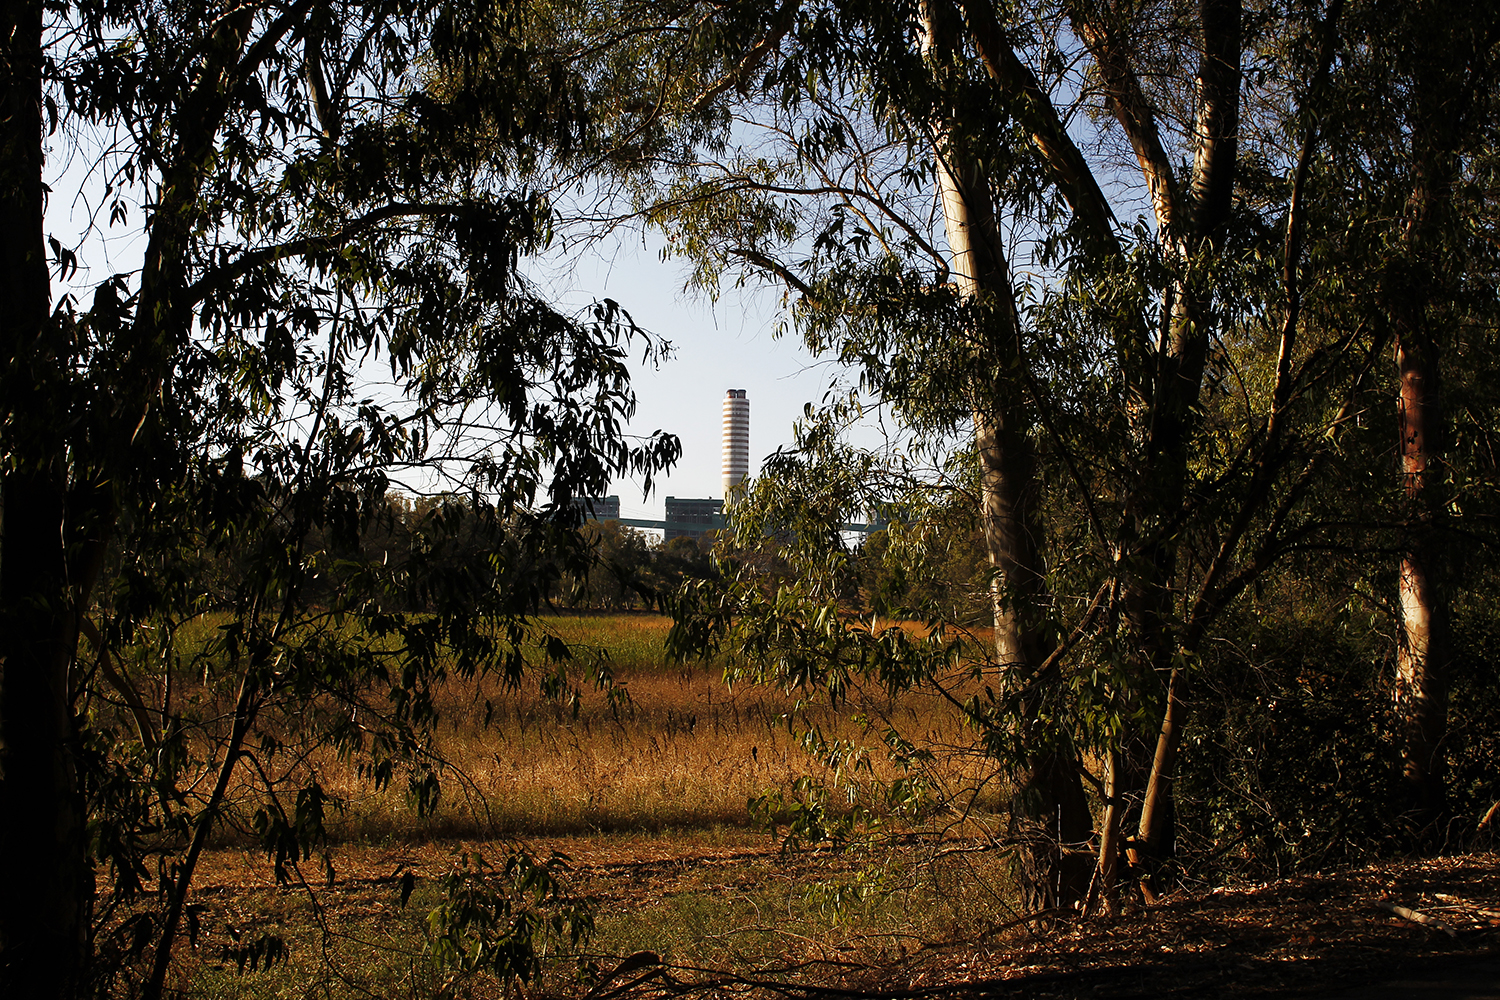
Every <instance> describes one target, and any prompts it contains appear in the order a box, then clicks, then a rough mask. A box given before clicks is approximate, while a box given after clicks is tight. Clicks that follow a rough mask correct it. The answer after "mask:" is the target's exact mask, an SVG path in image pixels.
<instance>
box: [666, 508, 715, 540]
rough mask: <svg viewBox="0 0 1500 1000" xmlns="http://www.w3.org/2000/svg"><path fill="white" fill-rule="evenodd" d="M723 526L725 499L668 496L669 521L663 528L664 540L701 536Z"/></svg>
mask: <svg viewBox="0 0 1500 1000" xmlns="http://www.w3.org/2000/svg"><path fill="white" fill-rule="evenodd" d="M723 528H724V501H723V500H713V499H708V498H704V499H691V498H688V497H667V521H666V527H665V528H663V529H662V541H665V542H670V541H671V540H672V539H674V538H701V537H703V536H704V535H705V534H707V533H708V532H710V531H720V530H722V529H723Z"/></svg>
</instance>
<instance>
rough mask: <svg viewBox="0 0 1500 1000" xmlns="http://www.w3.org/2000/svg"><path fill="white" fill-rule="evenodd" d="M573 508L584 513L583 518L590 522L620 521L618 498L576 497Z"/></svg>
mask: <svg viewBox="0 0 1500 1000" xmlns="http://www.w3.org/2000/svg"><path fill="white" fill-rule="evenodd" d="M573 506H574V507H577V508H578V509H579V510H581V511H583V516H584V517H585V518H587V519H588V520H590V521H618V520H619V519H620V498H619V497H618V496H608V497H574V498H573Z"/></svg>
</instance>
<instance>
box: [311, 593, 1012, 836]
mask: <svg viewBox="0 0 1500 1000" xmlns="http://www.w3.org/2000/svg"><path fill="white" fill-rule="evenodd" d="M549 624H550V625H551V626H552V627H553V628H554V629H555V630H556V631H557V633H558V634H559V635H560V636H561V637H563V638H564V639H566V640H567V641H569V642H570V643H578V644H583V645H584V646H585V647H589V648H592V649H596V650H599V649H607V650H608V652H609V654H610V657H611V659H612V661H613V663H614V680H615V685H616V687H617V688H618V689H620V690H621V691H623V692H625V693H626V695H628V699H627V700H625V701H624V702H623V703H622V702H618V701H617V702H615V703H613V704H611V703H610V700H609V699H607V698H606V697H605V695H604V693H603V692H601V691H598V690H588V689H586V690H584V691H583V692H582V697H581V699H580V701H579V703H578V705H577V706H576V712H575V711H572V710H570V709H569V707H568V706H566V705H565V704H562V703H560V702H557V701H555V700H551V699H548V698H547V697H545V696H544V695H543V694H542V693H541V691H540V689H539V686H538V685H536V684H535V683H534V682H531V683H523V684H522V685H521V687H520V688H518V689H514V690H507V689H504V688H503V687H501V686H500V685H497V684H494V683H490V684H481V685H467V686H466V685H464V684H461V683H459V682H452V683H450V685H449V686H448V688H447V689H446V690H445V691H444V692H442V694H441V696H440V697H439V698H438V699H437V701H438V708H439V711H440V713H441V716H442V719H443V723H442V725H441V727H440V728H439V730H438V732H437V734H436V745H435V748H434V749H435V750H436V752H437V754H438V755H439V756H440V757H441V758H442V759H443V760H444V761H445V762H446V764H447V766H446V769H445V777H446V781H445V800H444V803H443V804H442V805H441V806H440V808H439V811H438V813H437V815H436V816H435V817H434V818H433V820H432V821H431V822H427V823H418V822H417V821H416V820H415V819H414V818H413V817H412V816H411V815H410V810H409V808H408V807H407V804H406V802H405V790H404V788H400V787H397V786H396V784H395V783H393V785H392V786H391V787H389V788H387V789H385V790H383V791H381V792H374V791H372V790H371V789H370V788H369V787H368V785H367V784H366V783H365V782H363V781H362V780H361V779H360V778H359V776H358V775H357V774H355V773H354V771H353V769H352V768H351V767H350V766H348V765H347V764H345V763H343V762H341V761H339V760H337V759H335V758H332V757H331V755H321V756H320V757H318V758H314V760H315V766H316V767H317V769H318V771H319V778H320V780H321V781H322V782H323V784H324V786H325V787H326V788H327V789H328V790H329V791H330V792H333V793H334V794H336V795H338V796H340V797H341V798H343V799H345V800H346V801H347V802H348V803H349V809H348V811H347V813H346V814H345V815H344V817H343V818H342V820H340V821H339V823H338V824H337V825H336V827H335V829H336V832H337V833H339V834H340V835H342V836H344V837H357V838H371V837H375V838H379V837H389V836H423V835H433V834H439V835H444V836H492V835H498V834H527V835H555V834H569V833H584V832H590V831H625V830H662V829H674V828H691V827H709V826H715V825H724V824H727V825H732V826H739V825H744V824H745V823H747V822H748V821H749V819H750V817H749V814H748V812H747V805H746V804H747V801H748V800H749V799H750V798H751V797H752V796H756V795H760V794H762V793H764V792H766V791H767V790H769V789H778V788H779V789H787V788H789V787H790V786H791V784H792V783H793V781H795V779H796V778H797V777H798V776H800V775H812V776H814V777H816V778H819V779H822V780H824V781H828V782H839V783H841V784H843V785H849V784H856V785H864V786H868V785H870V784H871V783H872V782H873V781H876V780H888V779H889V778H891V777H894V776H895V771H894V770H893V768H892V767H891V766H889V764H888V763H887V762H886V760H885V757H884V752H883V746H882V744H881V740H880V736H881V734H882V733H883V732H884V731H885V729H886V728H888V727H889V726H890V725H895V726H897V727H898V728H899V729H900V730H901V731H902V733H903V735H906V736H907V737H908V738H912V739H915V740H916V741H917V742H919V743H922V744H930V745H934V746H938V745H941V746H943V747H949V748H951V747H956V746H962V745H966V744H967V743H968V742H970V741H971V734H968V733H966V732H965V731H964V729H963V726H962V724H961V721H960V719H959V716H958V714H957V713H956V712H955V711H954V710H953V709H952V708H951V706H949V705H947V704H945V703H944V702H942V701H941V700H940V699H938V698H937V697H936V696H934V695H932V694H927V693H912V694H909V695H906V696H903V697H901V698H899V699H891V698H889V697H887V696H886V695H884V694H883V693H872V692H868V691H864V690H860V689H856V690H855V691H853V692H852V694H851V697H850V698H849V699H848V701H847V702H846V703H845V704H844V705H842V706H841V707H839V708H837V709H836V708H834V707H833V706H831V705H830V704H829V703H828V701H827V698H826V696H823V697H822V698H821V700H819V697H818V696H817V695H816V694H813V695H811V696H799V695H798V694H797V693H795V692H791V693H789V692H786V691H781V690H775V689H770V688H765V687H758V686H749V685H739V686H735V687H730V686H728V685H726V684H725V682H724V680H723V677H722V673H721V671H720V670H719V669H718V668H716V667H713V666H710V665H705V664H688V665H681V664H672V663H669V662H668V661H667V658H666V655H665V652H664V650H663V646H662V643H663V641H664V639H665V636H666V633H667V631H668V629H669V628H670V620H669V619H665V618H660V617H655V616H645V615H609V616H589V617H576V618H574V617H570V618H560V619H556V620H553V621H552V622H550V623H549ZM487 714H488V716H489V718H488V724H487V725H486V718H485V717H486V715H487ZM814 727H815V728H817V729H818V730H820V732H821V735H822V737H823V738H824V739H825V740H826V741H849V742H850V743H851V744H854V745H857V746H860V747H864V748H867V749H868V750H869V751H871V752H870V754H869V756H868V757H867V760H868V763H869V769H868V770H860V771H857V772H856V771H853V770H851V768H850V766H849V762H848V761H842V762H840V763H841V764H842V766H840V767H832V766H830V762H829V761H828V760H826V759H820V757H819V756H817V755H815V754H813V753H810V752H809V750H808V748H807V747H806V746H805V744H804V740H803V738H802V734H803V733H804V732H806V731H807V730H809V729H811V728H814ZM944 767H945V770H944V771H943V772H941V773H934V774H933V775H932V778H933V779H934V780H937V781H947V782H954V783H969V784H972V783H974V782H976V781H977V780H980V779H982V778H983V777H984V773H983V767H982V764H980V763H979V762H978V761H977V759H976V758H968V757H965V756H963V755H962V754H960V755H958V756H957V757H952V756H949V758H948V759H947V760H946V762H945V764H944Z"/></svg>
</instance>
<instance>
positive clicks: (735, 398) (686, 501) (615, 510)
mask: <svg viewBox="0 0 1500 1000" xmlns="http://www.w3.org/2000/svg"><path fill="white" fill-rule="evenodd" d="M722 418H723V425H722V426H723V446H722V453H721V461H720V464H719V471H720V473H721V475H722V477H723V484H724V497H723V499H713V498H711V497H701V498H698V497H667V505H666V506H667V511H666V515H667V516H666V518H665V519H664V520H661V521H656V520H648V519H644V518H633V517H621V516H620V498H619V497H618V496H608V497H577V498H575V499H574V501H573V502H574V503H575V504H577V505H578V506H579V507H580V508H581V509H582V510H583V511H584V516H585V517H586V518H589V519H591V520H596V521H619V522H620V523H621V524H624V525H629V526H630V527H634V528H655V529H659V530H660V531H661V532H662V533H663V541H671V540H672V539H674V538H694V539H696V538H701V537H703V536H704V535H705V534H707V533H708V532H710V531H722V530H724V528H726V527H727V524H726V523H725V518H724V508H725V505H726V503H730V502H732V501H733V499H734V495H735V493H736V492H738V490H739V489H740V487H741V486H742V485H743V484H744V482H745V481H746V480H748V479H749V478H750V400H749V398H748V397H747V396H746V394H745V390H744V389H730V390H728V391H727V392H726V393H725V395H724V404H723V410H722Z"/></svg>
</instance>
